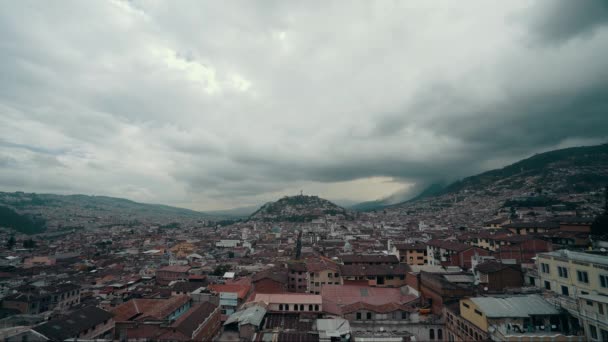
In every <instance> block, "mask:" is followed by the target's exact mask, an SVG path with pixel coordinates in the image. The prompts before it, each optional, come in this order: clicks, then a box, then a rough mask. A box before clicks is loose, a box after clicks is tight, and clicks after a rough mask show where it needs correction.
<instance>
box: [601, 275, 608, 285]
mask: <svg viewBox="0 0 608 342" xmlns="http://www.w3.org/2000/svg"><path fill="white" fill-rule="evenodd" d="M600 286H601V287H603V288H608V275H600Z"/></svg>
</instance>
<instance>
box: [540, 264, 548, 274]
mask: <svg viewBox="0 0 608 342" xmlns="http://www.w3.org/2000/svg"><path fill="white" fill-rule="evenodd" d="M540 268H541V271H542V272H543V273H547V274H549V273H550V270H549V264H545V263H541V264H540Z"/></svg>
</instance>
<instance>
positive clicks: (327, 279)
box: [306, 257, 343, 294]
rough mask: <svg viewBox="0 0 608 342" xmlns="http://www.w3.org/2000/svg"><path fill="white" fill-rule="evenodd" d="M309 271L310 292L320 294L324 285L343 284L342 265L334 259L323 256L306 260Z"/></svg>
mask: <svg viewBox="0 0 608 342" xmlns="http://www.w3.org/2000/svg"><path fill="white" fill-rule="evenodd" d="M306 270H307V271H308V293H314V294H320V293H321V287H323V285H342V284H343V281H342V276H341V275H340V265H338V264H337V263H335V262H334V261H332V260H330V259H327V258H324V257H321V258H319V259H310V260H308V261H307V262H306Z"/></svg>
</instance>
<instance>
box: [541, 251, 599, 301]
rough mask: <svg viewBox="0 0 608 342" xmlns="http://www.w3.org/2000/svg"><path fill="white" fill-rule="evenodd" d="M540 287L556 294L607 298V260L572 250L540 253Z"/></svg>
mask: <svg viewBox="0 0 608 342" xmlns="http://www.w3.org/2000/svg"><path fill="white" fill-rule="evenodd" d="M536 265H537V267H538V275H539V278H540V284H539V285H540V286H541V287H542V288H544V289H546V290H550V291H553V292H555V293H558V294H561V295H564V296H569V297H573V298H578V297H579V296H580V295H590V294H591V295H608V257H607V256H603V255H596V254H590V253H583V252H574V251H569V250H559V251H554V252H549V253H541V254H538V256H537V259H536Z"/></svg>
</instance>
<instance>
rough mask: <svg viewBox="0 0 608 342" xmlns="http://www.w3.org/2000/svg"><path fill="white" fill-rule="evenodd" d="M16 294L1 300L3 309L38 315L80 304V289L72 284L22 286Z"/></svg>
mask: <svg viewBox="0 0 608 342" xmlns="http://www.w3.org/2000/svg"><path fill="white" fill-rule="evenodd" d="M17 290H18V291H19V292H18V293H15V294H12V295H9V296H7V297H5V298H4V299H3V300H2V307H3V308H5V309H16V310H18V311H19V312H21V313H24V314H38V313H42V312H45V311H49V310H60V311H64V310H66V309H68V308H70V307H71V306H73V305H77V304H80V287H79V286H78V285H76V284H72V283H64V284H58V285H50V286H44V287H35V286H30V285H26V286H22V287H19V288H17Z"/></svg>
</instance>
